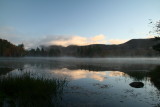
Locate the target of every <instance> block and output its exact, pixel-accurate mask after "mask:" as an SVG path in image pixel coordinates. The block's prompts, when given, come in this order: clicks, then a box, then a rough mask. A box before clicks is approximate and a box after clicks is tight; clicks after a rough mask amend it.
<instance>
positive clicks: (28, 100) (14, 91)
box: [0, 73, 66, 107]
mask: <svg viewBox="0 0 160 107" xmlns="http://www.w3.org/2000/svg"><path fill="white" fill-rule="evenodd" d="M65 85H66V80H65V79H64V80H58V79H46V78H43V77H39V78H34V77H31V73H24V74H23V75H21V76H13V75H12V74H10V75H8V76H3V77H0V106H4V107H5V106H9V107H10V106H11V107H12V106H13V107H50V106H52V107H53V106H56V105H57V104H58V102H59V100H61V96H62V94H63V87H64V86H65Z"/></svg>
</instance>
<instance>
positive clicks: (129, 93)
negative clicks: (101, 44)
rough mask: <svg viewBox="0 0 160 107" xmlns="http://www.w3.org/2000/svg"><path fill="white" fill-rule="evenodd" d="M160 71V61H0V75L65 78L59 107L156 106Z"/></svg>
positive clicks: (159, 89)
mask: <svg viewBox="0 0 160 107" xmlns="http://www.w3.org/2000/svg"><path fill="white" fill-rule="evenodd" d="M2 71H3V72H2ZM159 71H160V58H73V57H58V58H53V57H24V58H0V74H1V76H5V75H9V74H13V75H22V74H23V73H25V72H31V73H33V74H34V75H32V76H33V77H36V78H37V77H44V78H49V79H51V78H57V79H60V80H61V79H62V80H63V79H66V80H67V81H68V84H67V86H66V87H64V92H63V95H62V99H61V100H60V103H58V104H59V106H66V105H68V106H77V105H79V106H112V107H119V106H130V107H135V106H137V107H139V106H145V107H152V106H159V103H158V102H160V97H159V96H160V85H159V84H160V80H159V78H160V77H159V75H160V72H159ZM134 82H140V83H142V84H143V86H141V87H140V88H135V87H132V86H131V85H130V84H131V83H134ZM97 102H98V103H97ZM135 102H136V103H135Z"/></svg>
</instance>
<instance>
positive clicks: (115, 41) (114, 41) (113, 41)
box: [109, 39, 128, 44]
mask: <svg viewBox="0 0 160 107" xmlns="http://www.w3.org/2000/svg"><path fill="white" fill-rule="evenodd" d="M127 41H128V40H126V39H111V40H109V43H110V44H122V43H125V42H127Z"/></svg>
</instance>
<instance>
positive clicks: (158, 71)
mask: <svg viewBox="0 0 160 107" xmlns="http://www.w3.org/2000/svg"><path fill="white" fill-rule="evenodd" d="M126 73H127V74H128V75H129V76H130V77H132V78H134V79H135V81H141V80H144V79H145V78H146V77H149V78H150V81H151V82H152V84H154V86H155V87H157V88H158V89H159V90H160V66H157V67H156V68H155V69H153V70H151V71H150V72H141V71H137V72H126Z"/></svg>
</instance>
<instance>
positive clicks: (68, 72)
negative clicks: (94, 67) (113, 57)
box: [52, 68, 107, 81]
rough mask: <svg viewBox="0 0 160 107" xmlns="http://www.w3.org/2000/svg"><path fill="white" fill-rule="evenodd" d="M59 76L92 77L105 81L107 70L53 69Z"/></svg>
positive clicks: (72, 77) (74, 78)
mask: <svg viewBox="0 0 160 107" xmlns="http://www.w3.org/2000/svg"><path fill="white" fill-rule="evenodd" d="M52 72H53V73H54V74H56V75H57V76H63V75H66V76H69V77H70V78H71V79H73V80H77V79H83V78H92V79H95V80H98V81H104V80H105V78H106V77H105V76H106V75H107V74H106V72H93V71H88V70H80V69H79V70H69V69H67V68H63V69H60V70H53V71H52Z"/></svg>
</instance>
